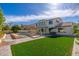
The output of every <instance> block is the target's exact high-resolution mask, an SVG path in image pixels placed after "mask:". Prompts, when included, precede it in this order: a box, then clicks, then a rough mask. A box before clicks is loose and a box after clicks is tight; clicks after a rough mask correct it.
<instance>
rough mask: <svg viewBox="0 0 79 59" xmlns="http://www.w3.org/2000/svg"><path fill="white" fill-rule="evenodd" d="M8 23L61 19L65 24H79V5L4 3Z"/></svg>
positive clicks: (1, 5) (3, 7) (2, 6)
mask: <svg viewBox="0 0 79 59" xmlns="http://www.w3.org/2000/svg"><path fill="white" fill-rule="evenodd" d="M0 7H1V8H2V10H3V13H4V15H5V18H6V22H27V21H31V20H38V19H44V18H55V17H61V18H62V19H63V21H65V22H78V20H79V4H78V3H51V4H49V3H2V4H0Z"/></svg>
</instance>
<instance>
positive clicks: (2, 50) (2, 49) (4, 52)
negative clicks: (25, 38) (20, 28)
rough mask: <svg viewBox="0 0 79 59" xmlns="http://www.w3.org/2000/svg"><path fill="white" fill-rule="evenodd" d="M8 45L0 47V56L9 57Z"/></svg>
mask: <svg viewBox="0 0 79 59" xmlns="http://www.w3.org/2000/svg"><path fill="white" fill-rule="evenodd" d="M11 55H12V53H11V49H10V45H6V46H2V47H0V56H11Z"/></svg>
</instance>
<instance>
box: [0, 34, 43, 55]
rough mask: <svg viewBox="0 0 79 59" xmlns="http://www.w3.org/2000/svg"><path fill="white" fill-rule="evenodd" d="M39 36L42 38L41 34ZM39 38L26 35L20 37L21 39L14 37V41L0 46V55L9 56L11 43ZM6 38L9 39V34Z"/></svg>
mask: <svg viewBox="0 0 79 59" xmlns="http://www.w3.org/2000/svg"><path fill="white" fill-rule="evenodd" d="M39 38H44V36H41V37H39ZM39 38H30V37H26V38H21V39H14V41H13V42H12V41H11V42H10V44H8V45H5V46H1V47H0V56H11V55H12V54H11V49H10V46H11V45H14V44H18V43H22V42H27V41H31V40H36V39H39ZM7 39H11V37H10V35H9V34H8V35H7V38H6V40H7ZM11 40H12V39H11Z"/></svg>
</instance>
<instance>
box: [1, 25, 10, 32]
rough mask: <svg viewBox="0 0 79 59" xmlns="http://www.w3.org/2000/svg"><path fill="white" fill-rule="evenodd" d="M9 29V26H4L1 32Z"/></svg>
mask: <svg viewBox="0 0 79 59" xmlns="http://www.w3.org/2000/svg"><path fill="white" fill-rule="evenodd" d="M10 29H11V27H10V26H9V25H5V26H3V28H2V30H3V31H4V30H10Z"/></svg>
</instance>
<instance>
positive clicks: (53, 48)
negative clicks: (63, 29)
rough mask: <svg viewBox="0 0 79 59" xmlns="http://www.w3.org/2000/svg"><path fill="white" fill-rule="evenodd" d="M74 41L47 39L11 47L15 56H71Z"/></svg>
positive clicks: (63, 38) (66, 38) (65, 38)
mask: <svg viewBox="0 0 79 59" xmlns="http://www.w3.org/2000/svg"><path fill="white" fill-rule="evenodd" d="M73 41H74V39H73V38H71V37H55V38H53V37H46V38H41V39H38V40H33V41H29V42H24V43H20V44H16V45H12V46H11V50H12V54H13V56H65V55H66V56H70V55H71V53H72V48H73Z"/></svg>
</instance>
